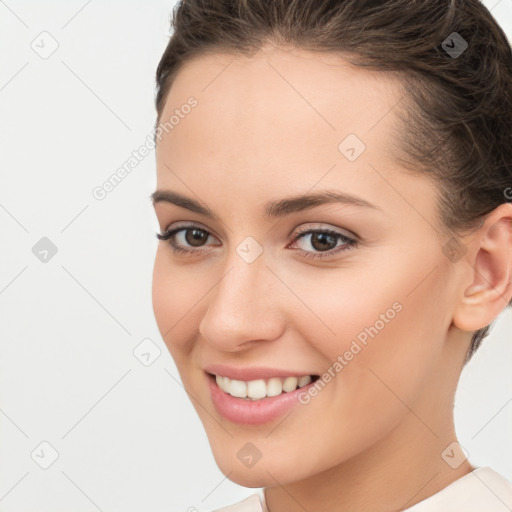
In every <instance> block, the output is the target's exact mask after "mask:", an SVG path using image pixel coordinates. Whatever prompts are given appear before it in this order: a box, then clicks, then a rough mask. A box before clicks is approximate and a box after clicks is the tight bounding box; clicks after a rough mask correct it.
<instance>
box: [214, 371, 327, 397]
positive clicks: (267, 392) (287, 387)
mask: <svg viewBox="0 0 512 512" xmlns="http://www.w3.org/2000/svg"><path fill="white" fill-rule="evenodd" d="M208 376H209V378H210V379H212V380H214V381H215V382H216V384H217V386H218V387H219V388H220V389H221V390H222V391H224V392H225V393H227V394H229V395H231V396H234V397H236V398H242V399H245V400H252V401H254V400H262V399H265V398H268V397H273V396H278V395H281V394H284V393H290V392H292V391H295V390H297V389H299V388H302V387H304V386H307V385H308V384H310V383H312V382H315V381H316V380H318V379H319V378H320V376H319V375H303V376H300V377H271V378H269V379H256V380H249V381H244V380H237V379H230V378H229V377H225V376H223V375H216V374H212V373H208Z"/></svg>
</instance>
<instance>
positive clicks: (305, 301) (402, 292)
mask: <svg viewBox="0 0 512 512" xmlns="http://www.w3.org/2000/svg"><path fill="white" fill-rule="evenodd" d="M228 64H229V65H228ZM226 66H227V67H226ZM400 91H401V90H400V88H399V87H398V85H397V83H396V82H394V81H393V79H391V78H390V77H389V76H386V75H384V74H382V73H378V72H371V71H368V70H363V69H360V68H355V67H352V66H350V65H349V64H348V63H347V62H346V61H344V60H343V59H342V58H341V57H340V56H335V55H328V54H322V55H321V56H319V55H317V54H313V53H310V52H307V51H305V50H299V49H296V48H293V47H291V48H284V47H279V48H276V47H270V46H269V47H265V48H264V49H263V50H262V51H260V52H259V53H258V54H256V55H255V56H253V57H250V58H248V57H245V56H242V55H236V56H234V55H227V54H221V53H219V54H215V55H208V56H202V57H198V58H195V59H193V60H191V61H188V62H187V63H186V64H185V65H184V67H183V68H182V69H181V70H180V72H179V73H178V75H177V77H176V80H175V81H174V83H173V85H172V87H171V90H170V93H169V95H168V97H167V100H166V103H165V106H164V110H163V113H162V117H161V119H162V120H166V119H168V118H169V117H170V116H171V115H172V113H173V111H174V109H176V108H180V106H181V105H183V104H184V103H186V101H187V99H188V98H189V97H190V96H194V97H195V98H196V99H197V101H198V105H197V106H196V107H195V108H194V109H193V110H192V111H191V113H190V114H189V115H188V116H186V117H184V119H181V120H180V123H179V124H178V125H176V126H175V127H174V129H173V130H171V131H169V133H168V134H164V136H163V137H162V139H161V140H160V141H159V142H158V144H157V149H156V159H157V189H158V190H173V191H176V192H179V193H181V194H183V195H186V196H188V197H191V198H193V199H195V200H199V201H200V202H201V204H203V205H207V206H208V207H209V208H210V209H211V210H213V211H214V212H215V213H216V215H217V216H218V217H219V220H216V219H209V218H207V217H205V216H204V215H201V214H198V213H194V212H191V211H188V210H187V209H184V208H182V207H179V206H176V205H173V204H170V203H165V202H156V203H155V204H154V206H155V212H156V215H157V219H158V223H159V227H160V230H161V232H164V231H165V230H166V229H169V228H172V227H177V226H178V225H179V224H184V223H194V224H196V225H198V227H199V229H204V230H206V231H207V232H208V233H209V234H210V235H211V236H209V237H208V239H205V240H204V242H203V245H202V246H201V245H199V246H193V245H192V246H191V245H190V243H187V240H186V239H185V236H184V235H185V234H186V232H184V231H182V232H181V234H180V235H178V236H177V237H175V242H176V243H178V244H179V245H181V246H182V247H185V248H188V249H191V250H196V251H197V252H196V253H194V254H193V255H180V254H175V253H173V251H172V249H171V247H170V245H169V243H168V242H166V241H160V242H159V245H158V249H157V253H156V258H155V265H154V275H153V308H154V313H155V318H156V321H157V324H158V327H159V330H160V332H161V334H162V337H163V339H164V341H165V343H166V344H167V347H168V349H169V351H170V353H171V355H172V357H173V359H174V361H175V363H176V366H177V369H178V371H179V374H180V377H181V379H182V382H183V384H184V387H185V388H186V390H187V392H188V393H189V396H190V397H191V400H192V403H193V404H194V407H195V409H196V411H197V413H198V415H199V417H200V419H201V421H202V423H203V425H204V428H205V430H206V434H207V436H208V439H209V442H210V444H211V447H212V451H213V454H214V457H215V459H216V462H217V464H218V466H219V468H220V469H221V471H222V472H223V473H224V474H225V475H229V478H230V480H232V481H234V482H236V483H238V484H240V485H243V486H247V487H265V497H266V501H267V505H268V508H269V510H271V511H272V512H285V511H287V512H294V511H299V510H301V511H302V510H304V509H305V510H308V511H309V512H315V511H325V510H331V511H348V510H359V511H366V510H368V511H369V510H371V511H373V512H378V511H388V512H389V511H391V510H401V509H403V508H407V507H411V506H412V505H413V504H415V503H417V502H419V501H421V500H423V499H425V498H427V497H428V496H431V495H432V494H434V493H436V492H438V491H439V490H441V489H442V488H443V487H445V486H447V485H448V484H450V483H451V482H453V481H454V480H456V479H458V478H460V477H462V476H463V475H465V474H467V473H468V472H470V471H472V470H473V469H474V467H472V466H471V464H470V463H469V461H468V460H465V461H464V462H463V463H462V464H460V465H459V466H458V467H457V468H452V467H451V466H450V465H449V464H448V463H447V462H445V459H444V458H443V457H442V453H443V452H444V450H445V449H446V448H447V446H449V445H450V444H451V443H453V442H455V441H457V438H456V434H455V429H454V422H453V402H454V394H455V390H456V386H457V382H458V379H459V376H460V372H461V370H462V368H463V360H464V356H465V353H466V351H467V349H468V347H469V344H470V339H471V334H472V331H473V330H476V329H478V328H481V327H484V326H485V325H487V324H489V323H490V322H491V321H492V320H493V319H494V318H495V317H496V316H497V315H498V314H499V313H500V311H502V310H503V308H504V307H505V305H506V303H507V301H509V300H510V298H511V295H512V287H511V284H510V281H511V275H512V274H511V269H512V257H511V256H512V242H511V239H512V236H511V227H510V226H511V222H510V220H511V219H512V205H511V204H506V203H505V204H503V205H501V206H500V207H499V208H497V209H496V210H494V211H493V212H491V214H489V215H488V216H487V217H486V219H485V222H484V223H483V224H482V225H481V227H480V228H479V229H478V230H477V231H475V232H474V233H472V234H471V235H468V236H466V237H463V238H461V239H460V241H461V242H462V243H464V244H465V247H466V249H467V251H466V252H465V253H464V255H463V257H461V258H460V259H458V260H457V261H452V260H450V259H449V258H447V257H446V256H445V253H444V252H443V250H442V249H443V245H444V244H445V243H446V242H447V240H448V238H446V236H444V235H442V234H441V231H440V229H439V223H438V220H437V219H438V217H437V210H436V207H435V199H436V195H437V193H438V190H437V187H436V185H435V184H434V183H433V182H430V181H429V180H428V179H427V178H426V177H424V176H422V175H419V174H412V173H410V172H406V170H405V169H404V168H402V167H400V166H399V165H398V164H397V163H396V161H395V160H394V158H393V148H394V147H395V146H394V144H395V141H396V133H397V131H396V130H399V129H400V127H399V126H398V125H397V118H396V117H395V112H394V110H393V106H394V105H395V104H396V103H397V101H399V100H400V98H401V97H402V93H401V92H400ZM349 133H354V134H357V136H358V137H359V138H360V139H361V140H363V141H364V144H365V145H366V150H365V151H364V152H363V153H362V154H361V155H360V156H359V157H358V158H357V160H355V161H354V162H350V161H349V160H347V159H346V158H345V156H344V155H343V154H341V152H340V151H339V150H338V145H339V143H340V142H341V141H342V140H343V139H344V138H345V137H346V136H347V135H348V134H349ZM325 189H330V190H337V191H340V192H346V193H350V194H353V195H357V196H358V197H361V198H363V199H364V200H366V201H369V202H371V203H373V204H374V205H376V206H377V207H378V209H371V208H364V207H361V206H356V205H351V204H343V203H332V204H326V205H321V206H317V207H315V208H312V209H307V210H303V211H299V212H295V213H292V214H289V215H287V216H286V217H284V218H280V219H275V218H272V219H267V218H265V217H264V216H263V208H264V205H265V203H266V202H267V201H268V200H269V199H276V200H277V199H282V198H284V197H288V196H291V195H296V194H302V193H307V192H315V191H320V190H325ZM307 227H313V228H316V229H320V230H321V229H322V228H324V229H333V230H335V231H337V232H339V233H341V234H344V235H347V236H351V235H353V234H356V235H357V240H358V244H357V246H356V247H352V248H350V249H348V250H347V251H343V252H338V253H337V254H333V255H332V256H330V257H328V258H324V259H311V258H307V257H305V256H304V254H305V253H306V254H307V253H310V254H311V253H315V252H316V253H318V252H321V251H322V249H321V244H319V243H318V242H316V243H315V242H314V241H313V239H312V237H311V236H310V235H306V236H304V237H303V238H302V239H299V240H296V241H294V240H295V238H296V233H297V229H298V228H307ZM248 236H251V237H253V238H254V239H256V240H257V241H258V243H259V244H260V246H261V248H262V250H263V252H262V254H261V255H260V257H258V258H257V259H256V260H255V261H254V262H252V263H247V262H246V261H244V260H243V259H242V258H241V257H240V256H239V255H238V254H237V252H236V247H237V246H238V245H239V244H240V243H241V242H242V241H243V240H244V239H245V238H246V237H248ZM189 240H190V237H189ZM333 245H334V244H333ZM343 245H344V243H343V241H342V240H340V241H338V242H337V244H336V248H335V249H331V251H330V252H331V253H334V251H335V250H336V249H338V248H339V247H341V246H343ZM319 247H320V248H319ZM330 247H332V246H330ZM301 250H302V252H301ZM480 285H482V287H483V289H480V291H479V288H478V287H479V286H480ZM396 302H398V303H400V304H401V306H402V309H401V311H400V312H399V313H396V315H395V316H394V318H393V319H392V320H390V321H389V322H387V323H386V324H385V327H384V328H382V329H381V330H380V331H379V332H378V335H377V336H375V337H374V338H373V339H372V338H369V339H368V343H367V345H366V346H365V347H364V348H363V349H362V350H361V351H360V352H359V353H358V354H357V355H356V356H354V358H353V359H352V360H351V361H350V362H349V363H348V364H347V365H346V366H345V367H344V368H343V370H342V371H341V372H339V373H338V374H337V375H336V377H335V378H333V379H332V380H331V381H330V382H329V383H328V384H327V385H326V386H325V388H324V389H322V390H321V391H320V392H319V393H318V395H317V396H316V397H314V398H313V399H312V400H311V401H310V403H308V404H307V405H301V404H297V405H296V406H294V409H293V411H292V413H291V414H289V416H287V417H286V419H284V421H283V418H279V419H278V420H276V421H274V422H272V423H269V424H265V425H261V426H255V425H250V426H247V425H246V426H244V425H238V424H235V423H232V422H230V421H228V420H227V419H225V418H224V417H222V416H220V415H219V414H218V413H217V412H216V410H215V409H214V407H213V403H212V400H211V398H210V394H209V390H208V387H207V381H206V378H205V374H204V372H203V370H202V367H204V366H205V365H206V364H209V363H224V364H228V365H232V366H246V365H248V366H271V367H278V368H286V369H290V370H294V371H300V372H301V373H302V372H303V373H304V374H317V375H321V374H323V373H324V372H325V371H326V370H327V369H328V368H329V367H330V366H332V364H333V362H334V361H336V358H337V357H338V355H339V354H343V353H344V352H345V351H346V350H348V349H349V347H350V345H351V343H352V341H353V340H354V339H355V338H356V337H357V335H358V334H359V333H361V332H362V331H364V329H365V327H368V326H371V325H374V324H375V322H376V320H378V319H379V315H381V314H384V313H385V312H386V311H387V310H388V309H390V308H391V307H392V304H393V303H396ZM248 441H250V442H252V443H253V444H254V445H256V447H257V448H258V449H259V450H260V452H261V453H262V457H261V459H260V460H259V461H258V462H257V463H256V464H255V465H254V466H252V467H251V468H248V467H246V466H245V465H244V464H242V463H241V462H240V460H239V459H238V458H237V452H238V451H239V450H240V449H241V448H242V447H243V446H244V445H245V443H246V442H248ZM455 456H458V457H460V453H459V454H458V455H457V454H456V455H455ZM463 459H464V457H463V456H462V457H461V459H460V460H463Z"/></svg>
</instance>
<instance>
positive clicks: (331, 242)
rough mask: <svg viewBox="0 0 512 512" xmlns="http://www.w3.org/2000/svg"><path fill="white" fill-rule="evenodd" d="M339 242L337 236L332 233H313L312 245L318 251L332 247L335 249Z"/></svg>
mask: <svg viewBox="0 0 512 512" xmlns="http://www.w3.org/2000/svg"><path fill="white" fill-rule="evenodd" d="M337 243H338V240H337V238H336V237H335V236H334V235H331V234H330V233H324V232H321V231H317V232H316V233H312V236H311V246H312V247H313V248H315V249H316V250H317V251H328V250H330V249H334V248H335V247H336V245H337Z"/></svg>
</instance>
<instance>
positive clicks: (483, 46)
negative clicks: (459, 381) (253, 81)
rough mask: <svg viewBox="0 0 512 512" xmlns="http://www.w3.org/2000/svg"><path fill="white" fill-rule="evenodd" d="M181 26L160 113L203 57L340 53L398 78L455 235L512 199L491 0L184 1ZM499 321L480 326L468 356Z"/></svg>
mask: <svg viewBox="0 0 512 512" xmlns="http://www.w3.org/2000/svg"><path fill="white" fill-rule="evenodd" d="M171 27H172V29H173V33H172V35H171V38H170V41H169V43H168V45H167V48H166V49H165V52H164V54H163V56H162V58H161V60H160V63H159V65H158V69H157V72H156V82H157V91H156V99H155V102H156V110H157V123H158V122H159V120H160V118H161V114H162V111H163V108H164V104H165V101H166V97H167V95H168V93H169V90H170V87H171V85H172V82H173V80H174V78H175V77H176V74H177V73H178V71H179V69H180V67H181V64H183V63H184V62H186V61H188V60H190V59H192V58H193V57H196V56H202V55H207V54H215V53H231V54H234V55H236V54H243V55H246V56H252V55H254V54H255V53H257V52H258V51H259V50H260V49H261V48H262V47H264V46H265V45H267V44H271V45H274V46H279V45H284V46H295V47H297V48H301V49H304V50H309V51H313V52H324V53H326V52H329V53H338V54H339V55H340V56H342V57H344V58H345V59H346V60H349V62H350V63H351V64H353V65H355V66H360V67H363V68H366V69H369V70H378V71H388V72H391V73H392V74H393V75H395V76H396V77H397V78H398V81H397V83H398V84H399V86H400V87H401V90H402V91H403V94H404V97H403V101H402V102H401V103H400V105H398V107H397V108H396V109H395V112H396V115H397V116H398V119H399V120H400V122H401V124H400V126H401V127H402V129H401V131H400V136H399V141H398V142H399V144H398V146H397V147H398V149H399V151H398V153H397V155H396V156H397V160H398V161H399V162H400V163H402V164H403V166H404V167H405V168H406V169H409V170H412V171H413V172H416V173H428V174H429V175H430V176H431V177H432V178H433V179H434V180H435V182H436V183H437V184H438V185H439V187H438V190H439V196H438V201H437V212H438V217H439V220H440V224H439V225H440V226H442V230H443V232H444V233H445V234H447V235H448V236H450V237H452V238H453V240H458V238H459V237H460V236H462V235H463V234H467V233H471V232H472V231H473V230H475V229H478V227H480V226H481V225H482V223H483V221H484V220H485V216H486V215H487V214H489V213H490V212H491V211H492V210H494V209H495V208H496V207H498V206H499V205H500V204H502V203H504V202H507V201H510V200H511V199H512V51H511V47H510V42H509V41H508V40H507V37H506V35H505V33H504V32H503V30H502V29H501V27H500V26H499V25H498V24H497V22H496V21H495V19H494V18H493V17H492V15H491V13H490V12H489V10H488V9H487V8H486V7H485V6H484V5H483V4H482V3H481V2H480V1H479V0H380V1H378V0H183V1H179V2H178V3H177V4H176V6H175V8H174V10H173V13H172V18H171ZM454 32H455V33H456V34H455V35H454V34H453V33H454ZM454 38H455V39H454ZM465 43H467V48H465V49H463V48H464V46H465ZM450 48H456V49H459V53H460V50H461V49H463V51H462V53H461V54H460V55H459V54H456V53H453V52H450ZM511 305H512V301H510V302H509V303H508V306H511ZM491 327H492V323H491V324H490V325H487V326H485V327H483V328H482V329H479V330H477V331H475V332H474V333H473V337H472V340H471V345H470V347H469V350H468V353H467V355H466V360H465V363H467V362H468V361H469V360H470V359H471V357H472V356H473V354H474V353H475V351H476V350H477V348H478V347H479V346H480V344H481V341H482V340H483V339H484V338H485V337H486V336H487V335H488V333H489V329H490V328H491Z"/></svg>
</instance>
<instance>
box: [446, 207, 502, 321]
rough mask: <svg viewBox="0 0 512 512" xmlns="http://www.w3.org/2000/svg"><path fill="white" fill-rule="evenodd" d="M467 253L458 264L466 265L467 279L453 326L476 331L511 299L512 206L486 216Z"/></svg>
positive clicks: (462, 285)
mask: <svg viewBox="0 0 512 512" xmlns="http://www.w3.org/2000/svg"><path fill="white" fill-rule="evenodd" d="M468 249H469V250H468V253H467V258H464V260H461V261H460V264H461V265H468V263H469V266H468V273H465V276H468V274H469V277H468V278H467V279H465V280H464V283H463V284H461V294H460V298H459V301H458V304H457V305H456V308H455V311H454V316H453V324H454V325H455V326H456V327H458V328H459V329H461V330H463V331H476V330H478V329H481V328H483V327H485V326H486V325H489V324H490V323H491V322H492V321H493V320H494V319H495V318H496V317H497V316H498V315H499V314H500V312H501V311H502V310H503V309H504V308H505V307H506V305H507V304H508V303H509V302H510V299H511V297H512V204H510V203H504V204H502V205H500V206H499V207H497V208H496V209H495V210H494V211H493V212H492V213H491V214H489V215H488V217H487V219H486V221H485V223H484V224H483V225H482V227H481V228H480V229H479V230H478V231H477V232H476V233H475V234H474V237H473V238H472V241H471V242H470V244H469V246H468ZM468 281H469V282H470V284H469V286H468V284H467V283H468Z"/></svg>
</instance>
